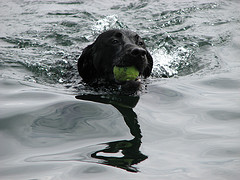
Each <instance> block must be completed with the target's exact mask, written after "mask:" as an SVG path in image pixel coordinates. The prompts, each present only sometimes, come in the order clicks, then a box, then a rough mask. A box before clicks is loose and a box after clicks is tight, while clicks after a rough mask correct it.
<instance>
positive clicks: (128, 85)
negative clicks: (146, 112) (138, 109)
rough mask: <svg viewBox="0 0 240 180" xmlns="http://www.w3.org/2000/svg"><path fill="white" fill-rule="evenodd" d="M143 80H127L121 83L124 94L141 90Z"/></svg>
mask: <svg viewBox="0 0 240 180" xmlns="http://www.w3.org/2000/svg"><path fill="white" fill-rule="evenodd" d="M140 87H141V82H140V80H138V79H137V80H135V81H125V82H122V83H121V91H122V92H123V93H124V94H135V93H136V92H138V91H139V90H140Z"/></svg>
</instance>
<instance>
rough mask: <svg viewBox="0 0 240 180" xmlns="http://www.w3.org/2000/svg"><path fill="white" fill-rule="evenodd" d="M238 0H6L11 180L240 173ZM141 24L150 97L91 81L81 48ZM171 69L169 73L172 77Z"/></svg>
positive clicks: (3, 73) (1, 92)
mask: <svg viewBox="0 0 240 180" xmlns="http://www.w3.org/2000/svg"><path fill="white" fill-rule="evenodd" d="M239 9H240V2H239V1H238V0H222V1H221V0H212V1H205V0H201V1H193V0H181V1H177V0H170V1H169V0H164V1H159V0H141V1H125V0H122V1H121V0H117V1H107V0H104V1H92V0H88V1H67V0H47V1H45V0H44V1H43V0H42V1H34V0H11V1H1V2H0V24H1V25H0V142H1V146H0V164H1V165H0V179H1V180H2V179H3V180H5V179H6V180H13V179H18V180H19V179H24V180H25V179H43V180H45V179H54V180H55V179H86V178H87V179H113V178H115V179H164V180H166V179H171V180H176V179H178V180H181V179H182V180H192V179H199V180H202V179H211V180H238V179H239V177H240V144H239V142H240V58H239V55H240V10H239ZM109 28H127V29H131V30H133V31H137V32H138V33H139V34H140V35H141V36H142V37H143V38H144V39H145V41H146V44H147V46H148V49H149V50H150V52H151V53H152V55H153V57H154V69H153V72H152V76H151V78H149V80H148V81H147V82H145V83H146V89H145V90H144V91H143V92H142V93H141V94H140V96H139V97H137V96H136V97H126V96H117V95H115V96H114V95H110V94H108V93H106V91H105V94H104V95H101V91H98V92H96V91H94V90H92V89H91V88H89V87H87V86H85V85H84V84H82V83H81V79H80V77H79V76H78V73H77V70H76V62H77V58H78V57H79V55H80V54H81V51H82V49H83V48H84V47H85V46H86V45H88V44H90V43H91V42H92V41H93V40H94V39H95V38H96V36H97V35H98V34H99V33H100V32H102V31H103V30H105V29H109ZM166 77H168V78H166Z"/></svg>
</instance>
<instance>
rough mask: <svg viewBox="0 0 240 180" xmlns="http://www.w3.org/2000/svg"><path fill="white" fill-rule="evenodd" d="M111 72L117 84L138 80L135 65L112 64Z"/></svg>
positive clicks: (138, 74) (138, 73)
mask: <svg viewBox="0 0 240 180" xmlns="http://www.w3.org/2000/svg"><path fill="white" fill-rule="evenodd" d="M113 74H114V79H115V81H116V82H117V83H118V84H124V83H126V82H135V81H136V82H140V72H139V70H138V69H137V68H136V67H135V66H114V67H113Z"/></svg>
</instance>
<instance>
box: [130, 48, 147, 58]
mask: <svg viewBox="0 0 240 180" xmlns="http://www.w3.org/2000/svg"><path fill="white" fill-rule="evenodd" d="M130 54H131V55H132V56H134V57H137V56H144V55H146V50H145V49H142V48H133V49H132V50H131V52H130Z"/></svg>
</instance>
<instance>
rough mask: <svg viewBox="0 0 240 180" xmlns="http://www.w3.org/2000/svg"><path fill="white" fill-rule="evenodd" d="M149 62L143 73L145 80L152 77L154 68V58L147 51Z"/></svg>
mask: <svg viewBox="0 0 240 180" xmlns="http://www.w3.org/2000/svg"><path fill="white" fill-rule="evenodd" d="M146 56H147V60H148V65H147V67H146V68H145V69H144V71H143V76H144V78H147V77H149V76H150V75H151V72H152V67H153V58H152V56H151V54H150V53H149V52H148V51H147V55H146Z"/></svg>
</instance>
